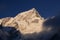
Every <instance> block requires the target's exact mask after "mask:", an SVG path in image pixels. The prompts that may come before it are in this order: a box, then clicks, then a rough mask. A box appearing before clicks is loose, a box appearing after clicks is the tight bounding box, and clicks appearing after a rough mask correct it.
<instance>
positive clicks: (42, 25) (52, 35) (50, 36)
mask: <svg viewBox="0 0 60 40" xmlns="http://www.w3.org/2000/svg"><path fill="white" fill-rule="evenodd" d="M59 20H60V17H51V18H49V19H44V18H43V17H41V15H39V13H38V12H37V11H36V9H35V8H33V9H31V10H28V11H25V12H21V13H19V14H18V15H16V16H15V17H6V18H1V19H0V25H2V26H4V27H8V26H10V27H14V28H16V30H19V32H20V33H21V38H20V39H19V40H55V39H56V40H58V39H60V38H59V37H60V36H59V31H60V30H59V29H60V21H59ZM8 30H9V29H8ZM8 34H9V33H8ZM16 40H18V38H17V39H16Z"/></svg>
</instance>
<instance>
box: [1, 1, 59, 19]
mask: <svg viewBox="0 0 60 40" xmlns="http://www.w3.org/2000/svg"><path fill="white" fill-rule="evenodd" d="M31 8H36V9H37V11H38V12H39V13H40V14H41V16H43V17H44V18H46V17H51V16H55V15H58V14H59V13H60V0H0V18H2V17H7V16H15V15H16V14H18V13H19V12H23V11H26V10H29V9H31Z"/></svg>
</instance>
